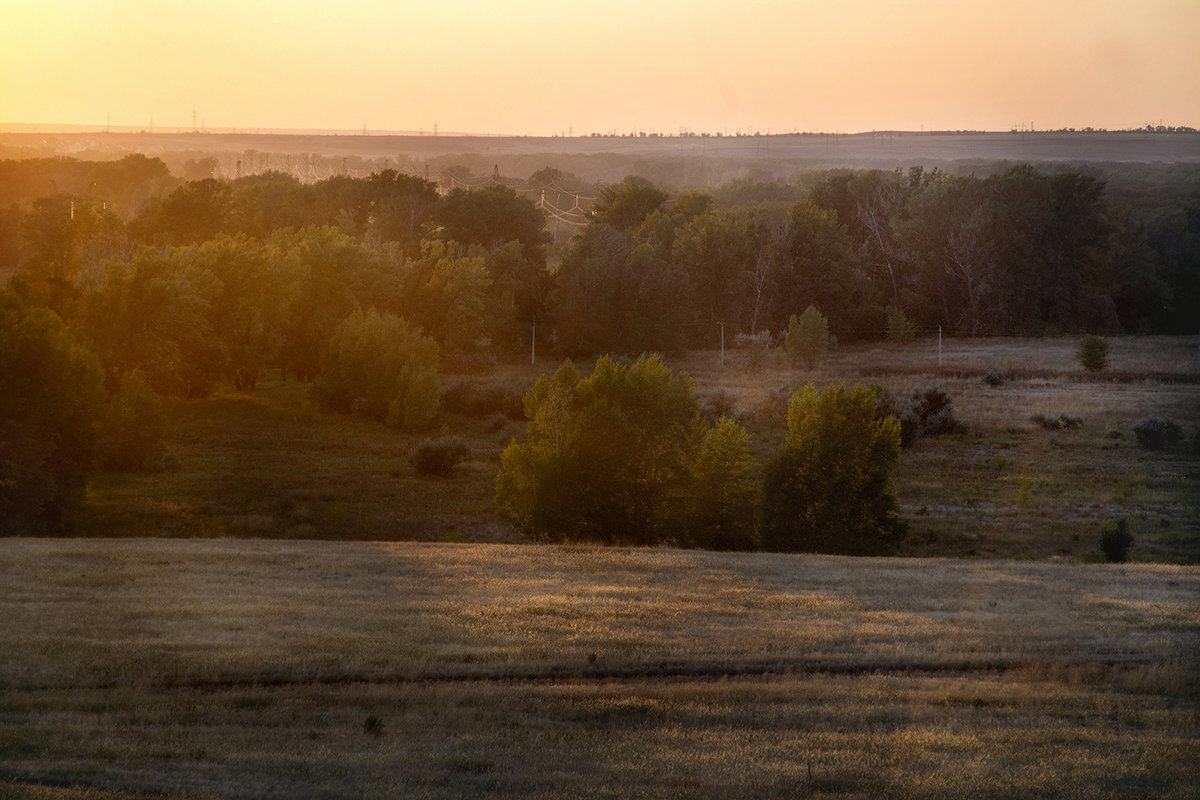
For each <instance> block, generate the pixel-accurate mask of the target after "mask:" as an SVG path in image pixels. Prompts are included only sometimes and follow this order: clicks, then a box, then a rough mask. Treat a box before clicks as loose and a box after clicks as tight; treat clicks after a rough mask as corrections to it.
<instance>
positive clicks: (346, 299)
mask: <svg viewBox="0 0 1200 800" xmlns="http://www.w3.org/2000/svg"><path fill="white" fill-rule="evenodd" d="M269 245H270V247H271V248H272V250H273V252H272V254H271V258H272V259H273V261H274V262H275V264H276V268H277V269H278V270H279V271H280V275H281V276H282V278H283V285H284V287H285V288H284V312H283V319H282V321H281V326H280V333H281V339H282V341H281V356H282V360H283V364H284V367H285V369H286V370H287V371H289V372H291V373H293V374H294V375H295V376H296V377H298V378H300V379H301V380H305V381H308V380H312V379H313V378H314V377H316V375H317V373H318V372H319V371H320V358H321V353H322V352H323V351H324V350H325V346H326V344H327V343H328V342H329V338H330V337H331V336H332V335H333V331H334V329H335V328H336V327H337V326H338V325H339V324H340V323H341V321H342V320H344V319H345V318H346V316H347V315H348V314H350V312H351V311H354V310H356V309H364V308H372V307H375V308H388V307H389V305H390V304H391V303H392V302H393V299H394V298H393V295H394V288H395V283H396V282H395V279H394V276H391V275H388V273H387V272H386V271H385V270H384V269H382V268H381V266H380V263H379V258H378V256H377V255H376V253H374V252H373V251H372V250H370V249H368V248H367V247H364V246H363V245H362V244H360V243H359V242H357V241H355V240H354V239H353V238H352V237H351V236H348V235H346V234H344V233H341V232H339V231H338V230H336V229H334V228H330V227H324V228H305V229H304V230H301V231H292V230H280V231H276V232H275V233H274V234H273V235H272V237H271V239H270V242H269Z"/></svg>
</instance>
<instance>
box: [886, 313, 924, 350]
mask: <svg viewBox="0 0 1200 800" xmlns="http://www.w3.org/2000/svg"><path fill="white" fill-rule="evenodd" d="M886 313H887V338H888V341H891V342H895V343H896V344H907V343H908V342H911V341H912V340H913V339H915V338H917V324H916V323H915V322H913V321H912V320H911V319H910V318H909V316H908V315H907V314H905V313H904V309H902V308H900V307H899V306H888V307H887V312H886Z"/></svg>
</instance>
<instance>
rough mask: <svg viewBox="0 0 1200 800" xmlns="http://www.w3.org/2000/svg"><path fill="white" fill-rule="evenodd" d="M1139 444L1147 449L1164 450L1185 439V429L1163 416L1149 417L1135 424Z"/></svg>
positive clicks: (1134, 432)
mask: <svg viewBox="0 0 1200 800" xmlns="http://www.w3.org/2000/svg"><path fill="white" fill-rule="evenodd" d="M1133 434H1134V436H1136V437H1137V440H1138V444H1140V445H1141V446H1142V447H1144V448H1146V449H1147V450H1164V449H1166V448H1168V447H1171V446H1172V445H1174V444H1176V443H1177V442H1179V441H1180V440H1182V439H1183V430H1182V429H1181V428H1180V427H1179V425H1178V424H1176V423H1174V422H1172V421H1171V420H1169V419H1162V418H1161V417H1147V418H1146V419H1140V420H1138V421H1137V422H1136V423H1135V424H1134V426H1133Z"/></svg>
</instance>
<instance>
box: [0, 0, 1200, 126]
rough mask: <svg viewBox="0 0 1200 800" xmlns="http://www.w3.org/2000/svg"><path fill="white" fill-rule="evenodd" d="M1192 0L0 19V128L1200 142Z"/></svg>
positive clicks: (678, 1) (88, 1) (748, 3)
mask: <svg viewBox="0 0 1200 800" xmlns="http://www.w3.org/2000/svg"><path fill="white" fill-rule="evenodd" d="M1198 42H1200V0H1136V2H1135V1H1134V0H1086V1H1078V0H1040V1H1038V2H1033V1H1031V0H1006V1H1002V0H993V2H986V3H985V2H974V0H910V1H909V2H902V1H900V0H897V1H896V2H886V1H885V0H594V2H587V1H586V0H583V1H582V2H581V1H580V0H558V1H557V2H551V0H494V1H493V0H488V1H487V2H484V1H483V0H416V1H413V0H341V2H332V1H331V0H319V2H318V1H317V0H312V1H310V0H189V2H180V1H178V0H0V122H10V123H16V122H23V123H67V124H88V125H92V124H95V125H99V126H103V125H104V124H105V121H106V119H108V118H109V115H111V121H112V124H113V125H114V126H117V125H136V126H142V127H145V126H146V125H148V124H149V121H150V120H151V119H153V120H154V123H155V125H156V126H179V127H190V126H191V124H192V112H193V111H195V112H196V114H197V120H198V121H202V122H203V124H204V125H206V126H207V127H209V128H225V127H232V128H243V129H244V128H255V127H261V128H304V129H313V128H320V129H356V130H361V128H362V127H363V126H364V125H365V126H366V127H367V128H368V129H369V130H377V131H379V130H397V131H408V130H412V131H415V130H419V129H424V130H426V131H429V130H432V128H433V126H434V125H435V123H436V124H437V126H438V128H439V129H440V130H441V131H466V132H472V133H508V134H530V135H552V134H557V133H565V132H567V131H573V132H574V133H575V134H581V133H591V132H606V133H607V132H612V131H616V132H618V133H627V132H630V131H635V130H644V131H647V132H659V133H678V132H679V131H680V130H681V129H686V130H691V131H696V132H702V131H709V132H728V133H735V132H739V131H761V132H763V133H766V132H772V133H782V132H787V131H812V130H816V131H844V132H857V131H869V130H885V129H901V130H919V129H921V128H922V127H923V128H924V129H925V130H934V129H939V130H941V129H975V130H1009V129H1010V128H1012V127H1013V126H1017V125H1024V126H1029V125H1030V124H1032V125H1033V126H1034V127H1036V128H1038V129H1045V128H1059V127H1077V128H1082V127H1084V126H1088V125H1090V126H1094V127H1107V128H1129V127H1139V126H1142V125H1145V124H1146V123H1148V122H1153V123H1155V124H1157V123H1158V122H1159V121H1162V122H1163V123H1164V124H1168V125H1191V126H1193V127H1200V45H1198V44H1197V43H1198Z"/></svg>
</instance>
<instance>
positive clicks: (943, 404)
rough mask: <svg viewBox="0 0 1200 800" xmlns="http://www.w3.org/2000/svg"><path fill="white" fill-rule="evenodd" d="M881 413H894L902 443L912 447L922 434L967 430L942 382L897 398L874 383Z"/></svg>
mask: <svg viewBox="0 0 1200 800" xmlns="http://www.w3.org/2000/svg"><path fill="white" fill-rule="evenodd" d="M875 393H876V400H875V405H876V409H877V412H876V413H877V415H878V416H879V417H894V418H895V419H896V421H897V422H899V423H900V445H901V446H902V447H912V445H913V444H914V443H915V442H916V441H917V439H919V438H920V437H922V436H942V435H945V434H954V433H966V431H967V426H966V424H964V423H963V422H961V421H960V420H959V419H958V418H957V417H955V416H954V402H953V401H952V400H951V399H950V395H948V394H947V393H946V391H945V390H944V389H942V388H941V387H939V386H929V387H926V388H924V389H918V390H917V391H915V392H913V393H912V395H911V396H910V397H907V398H904V399H897V398H895V397H893V396H892V395H891V394H890V393H889V392H888V391H887V390H885V389H882V388H879V387H875Z"/></svg>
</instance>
